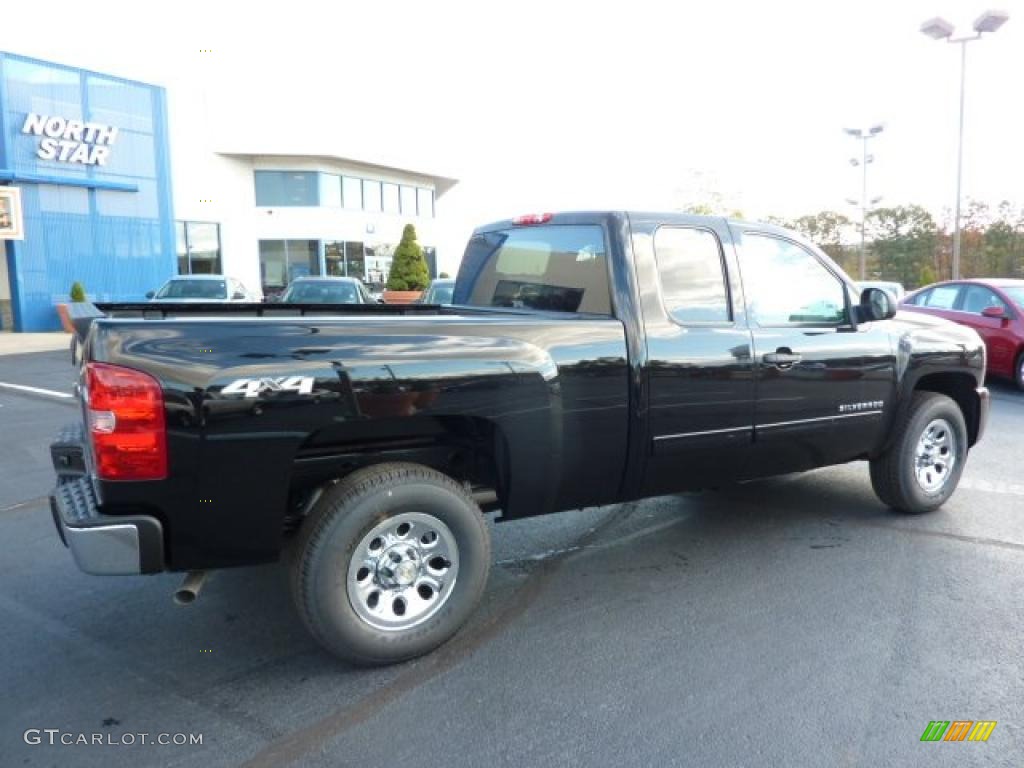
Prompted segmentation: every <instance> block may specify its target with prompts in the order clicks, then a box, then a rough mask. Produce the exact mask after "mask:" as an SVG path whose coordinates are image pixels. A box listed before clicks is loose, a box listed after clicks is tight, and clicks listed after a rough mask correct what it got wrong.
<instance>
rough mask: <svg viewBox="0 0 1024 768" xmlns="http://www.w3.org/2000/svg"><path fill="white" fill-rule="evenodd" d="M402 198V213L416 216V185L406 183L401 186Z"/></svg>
mask: <svg viewBox="0 0 1024 768" xmlns="http://www.w3.org/2000/svg"><path fill="white" fill-rule="evenodd" d="M401 198H402V215H403V216H415V215H416V187H407V186H405V185H404V184H403V185H402V187H401Z"/></svg>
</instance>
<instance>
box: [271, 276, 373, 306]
mask: <svg viewBox="0 0 1024 768" xmlns="http://www.w3.org/2000/svg"><path fill="white" fill-rule="evenodd" d="M280 301H281V303H282V304H378V303H380V302H378V301H377V300H376V299H374V298H373V296H371V295H370V292H369V291H368V290H367V289H366V286H365V285H363V284H362V282H361V281H359V280H357V279H356V278H354V277H299V278H296V279H295V280H292V282H291V284H290V285H289V286H288V288H287V289H286V290H285V292H284V293H283V294H282V295H281V299H280Z"/></svg>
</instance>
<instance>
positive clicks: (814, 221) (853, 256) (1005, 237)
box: [769, 200, 1024, 290]
mask: <svg viewBox="0 0 1024 768" xmlns="http://www.w3.org/2000/svg"><path fill="white" fill-rule="evenodd" d="M961 215H962V219H961V230H960V276H961V277H1014V278H1024V208H1020V207H1016V206H1014V205H1013V204H1011V203H1010V202H1007V201H1004V202H1002V203H1000V204H999V205H997V206H990V205H988V204H986V203H983V202H980V201H977V200H971V201H969V202H968V204H967V207H966V209H965V210H964V211H962V212H961ZM944 219H945V220H944V221H941V222H940V221H936V219H935V217H934V216H932V214H931V213H930V212H929V211H927V210H926V209H924V208H922V207H921V206H919V205H898V206H894V207H889V208H875V209H873V210H871V211H870V212H869V213H868V216H867V220H866V225H865V242H866V248H865V250H866V264H867V267H866V272H867V274H866V277H867V279H869V280H892V281H896V282H899V283H902V284H903V285H904V286H905V287H906V288H907V290H911V289H914V288H917V287H920V286H922V285H928V284H929V283H934V282H936V281H938V280H948V279H949V278H950V276H951V275H952V256H953V228H952V223H951V222H952V216H950V215H948V214H946V215H945V216H944ZM769 221H771V222H772V223H775V224H779V225H781V226H784V227H788V228H789V229H794V230H796V231H798V232H800V233H801V234H803V235H804V236H805V237H807V238H808V239H810V240H812V241H813V242H815V243H817V245H818V246H819V247H820V248H821V249H822V250H824V251H825V252H826V253H828V255H829V256H831V257H832V258H833V259H834V260H835V261H836V262H838V263H839V265H840V266H841V267H842V268H843V269H844V270H846V272H847V273H848V274H850V275H851V276H853V277H857V276H859V274H860V221H859V220H857V221H855V220H853V219H851V218H850V217H848V216H845V215H844V214H842V213H836V212H835V211H820V212H818V213H813V214H807V215H805V216H800V217H798V218H796V219H783V218H779V217H770V218H769Z"/></svg>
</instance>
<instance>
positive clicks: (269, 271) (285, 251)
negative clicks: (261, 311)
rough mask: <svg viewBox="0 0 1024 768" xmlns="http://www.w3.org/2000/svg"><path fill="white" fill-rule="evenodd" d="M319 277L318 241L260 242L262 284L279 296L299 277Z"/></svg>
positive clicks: (272, 293) (266, 294)
mask: <svg viewBox="0 0 1024 768" xmlns="http://www.w3.org/2000/svg"><path fill="white" fill-rule="evenodd" d="M319 274H320V241H319V240H260V283H261V285H262V287H263V295H264V296H265V297H270V296H276V295H277V294H280V293H281V292H282V291H284V289H285V288H287V287H288V284H289V283H290V282H291V281H292V280H294V279H295V278H297V277H307V276H309V275H319Z"/></svg>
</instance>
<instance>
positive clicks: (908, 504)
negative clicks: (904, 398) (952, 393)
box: [871, 392, 968, 513]
mask: <svg viewBox="0 0 1024 768" xmlns="http://www.w3.org/2000/svg"><path fill="white" fill-rule="evenodd" d="M967 444H968V440H967V426H966V424H965V423H964V416H963V413H961V412H960V407H959V406H958V405H957V404H956V401H954V400H953V399H952V398H949V397H947V396H946V395H941V394H938V393H936V392H915V393H914V395H913V399H912V400H911V403H910V408H909V410H908V412H907V414H906V415H905V416H904V417H903V419H902V422H901V424H900V425H899V426H898V427H897V435H896V439H895V441H894V442H893V444H892V445H890V446H889V449H888V450H887V451H886V452H885V453H884V454H882V455H881V456H879V457H878V458H876V459H873V460H872V461H871V485H872V487H873V488H874V489H875V493H876V494H877V496H878V498H879V499H881V500H882V501H883V502H885V503H886V504H888V505H889V506H890V507H892V508H893V509H896V510H899V511H900V512H908V513H921V512H931V511H932V510H935V509H938V508H939V507H941V506H942V505H943V504H944V503H945V502H946V500H947V499H948V498H949V497H950V496H952V495H953V491H955V490H956V487H957V484H958V483H959V482H960V475H961V473H962V472H963V469H964V463H965V462H966V461H967Z"/></svg>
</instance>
